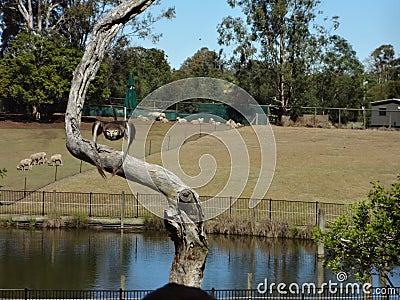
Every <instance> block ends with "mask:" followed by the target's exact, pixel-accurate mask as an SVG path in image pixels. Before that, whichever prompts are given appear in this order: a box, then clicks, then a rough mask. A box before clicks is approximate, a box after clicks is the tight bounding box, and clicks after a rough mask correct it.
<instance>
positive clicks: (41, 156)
mask: <svg viewBox="0 0 400 300" xmlns="http://www.w3.org/2000/svg"><path fill="white" fill-rule="evenodd" d="M46 156H47V154H46V152H38V153H34V154H32V155H31V156H30V159H31V160H32V164H33V165H40V164H44V163H46V161H47V158H46Z"/></svg>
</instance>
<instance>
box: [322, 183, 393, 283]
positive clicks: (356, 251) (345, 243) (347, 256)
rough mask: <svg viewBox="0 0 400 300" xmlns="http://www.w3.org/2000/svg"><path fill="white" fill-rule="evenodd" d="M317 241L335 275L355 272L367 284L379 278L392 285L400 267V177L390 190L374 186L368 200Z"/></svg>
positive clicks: (340, 219)
mask: <svg viewBox="0 0 400 300" xmlns="http://www.w3.org/2000/svg"><path fill="white" fill-rule="evenodd" d="M315 238H316V240H317V241H318V242H320V243H323V244H324V246H325V254H326V258H325V264H326V265H327V266H328V267H329V268H331V269H332V270H333V271H335V272H338V271H346V272H353V273H354V274H355V275H356V277H357V278H358V279H360V280H362V281H364V282H365V281H367V280H368V279H369V278H370V277H371V275H373V274H379V275H380V276H382V277H384V278H385V279H387V280H388V281H389V283H391V281H390V278H389V275H390V274H393V272H394V268H395V267H397V266H399V265H400V176H399V177H398V179H397V181H396V182H395V183H394V184H393V185H392V186H391V188H389V189H385V188H384V187H383V186H381V185H380V184H378V183H374V184H373V188H372V190H371V191H370V192H369V194H368V200H365V201H361V202H360V203H359V204H356V205H355V206H354V207H353V209H352V210H351V212H350V213H348V214H347V215H345V216H342V217H340V218H338V219H337V220H336V221H335V222H334V223H333V224H332V225H330V226H329V229H328V230H327V231H326V232H316V236H315ZM391 284H392V283H391Z"/></svg>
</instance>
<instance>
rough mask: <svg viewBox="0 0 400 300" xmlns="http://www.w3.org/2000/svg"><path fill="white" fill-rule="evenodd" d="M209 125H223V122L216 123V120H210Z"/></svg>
mask: <svg viewBox="0 0 400 300" xmlns="http://www.w3.org/2000/svg"><path fill="white" fill-rule="evenodd" d="M208 123H210V124H212V125H217V126H218V125H221V122H216V121H215V120H214V118H210V120H208Z"/></svg>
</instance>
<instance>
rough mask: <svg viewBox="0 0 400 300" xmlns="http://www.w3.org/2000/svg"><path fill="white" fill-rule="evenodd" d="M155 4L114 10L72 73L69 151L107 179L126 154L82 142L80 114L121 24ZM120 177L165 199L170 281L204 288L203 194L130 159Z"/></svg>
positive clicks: (137, 2) (136, 2)
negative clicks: (170, 242)
mask: <svg viewBox="0 0 400 300" xmlns="http://www.w3.org/2000/svg"><path fill="white" fill-rule="evenodd" d="M153 1H154V0H130V1H124V2H123V3H122V4H120V5H118V6H117V7H115V8H114V9H113V10H111V11H110V12H109V13H108V14H107V15H106V16H105V17H104V18H103V19H102V20H100V21H99V22H98V23H97V24H96V26H95V27H94V29H93V32H92V35H91V40H90V42H89V43H88V45H87V47H86V50H85V52H84V54H83V57H82V60H81V62H80V63H79V65H78V66H77V68H76V69H75V71H74V74H73V78H72V82H71V91H70V94H69V100H68V106H67V111H66V115H65V130H66V146H67V149H68V151H69V152H70V153H71V154H72V155H73V156H75V157H76V158H78V159H81V160H83V161H86V162H88V163H90V164H92V165H95V166H96V167H97V168H98V170H99V173H100V174H101V175H102V176H103V177H105V173H104V170H105V171H107V172H109V173H111V172H112V170H113V169H115V167H116V166H118V164H119V162H120V160H121V158H122V155H123V153H122V152H121V151H116V150H114V149H112V148H110V147H108V146H105V145H101V144H97V145H96V144H95V143H94V142H93V141H91V140H87V139H84V138H83V137H82V135H81V132H80V124H81V113H82V108H83V104H84V100H85V95H86V91H87V88H88V86H89V83H90V81H91V80H93V78H94V77H95V74H96V72H97V70H98V68H99V66H100V63H101V61H102V59H103V57H104V54H105V52H106V48H107V46H108V45H109V44H110V42H111V41H112V39H113V38H114V37H115V35H116V34H117V32H118V31H119V30H120V29H121V28H122V27H123V25H124V24H125V23H126V22H128V21H129V20H131V19H132V18H134V17H136V16H137V15H138V14H140V13H141V12H143V11H144V10H145V9H146V8H148V7H149V6H150V5H151V4H152V3H153ZM116 175H118V176H121V177H123V178H126V179H128V180H131V181H134V182H137V183H140V184H142V185H145V186H148V187H150V188H152V189H154V190H156V191H158V192H160V193H162V194H163V195H165V197H166V201H168V208H167V209H166V210H165V212H164V216H165V225H166V228H167V230H168V231H169V233H170V237H171V239H172V240H173V242H174V245H175V257H174V260H173V263H172V267H171V270H170V282H175V283H178V284H183V285H187V286H195V287H200V285H201V282H202V279H203V271H204V266H205V261H206V257H207V253H208V246H207V238H206V235H205V233H204V230H203V212H202V210H201V206H200V201H199V195H198V194H197V193H196V192H195V191H194V190H193V189H191V188H190V187H188V186H187V185H186V184H185V183H183V182H182V180H181V179H180V178H178V177H177V176H176V175H175V174H173V173H172V172H170V171H168V170H166V169H165V168H163V167H161V166H158V165H153V164H149V163H146V162H144V161H142V160H139V159H137V158H134V157H131V156H129V155H128V156H127V157H126V159H125V161H124V168H121V169H119V171H118V172H117V173H116Z"/></svg>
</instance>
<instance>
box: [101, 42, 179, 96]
mask: <svg viewBox="0 0 400 300" xmlns="http://www.w3.org/2000/svg"><path fill="white" fill-rule="evenodd" d="M127 45H128V44H127V43H122V42H121V43H119V44H118V45H117V46H116V47H114V48H113V49H112V50H111V52H110V54H109V55H108V56H107V59H106V64H107V67H108V72H107V73H108V75H107V76H108V79H107V81H108V85H109V87H110V91H111V96H112V97H113V98H124V97H125V92H126V84H127V80H128V76H129V73H132V74H133V77H134V80H135V88H136V94H137V96H138V99H144V98H145V97H146V96H147V95H148V94H150V93H151V92H152V91H154V90H155V89H157V88H159V87H161V86H163V85H164V84H166V83H169V82H170V81H171V68H170V66H169V64H168V61H167V58H166V55H165V53H164V52H163V51H162V50H158V49H155V48H152V49H145V48H143V47H128V46H127Z"/></svg>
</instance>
